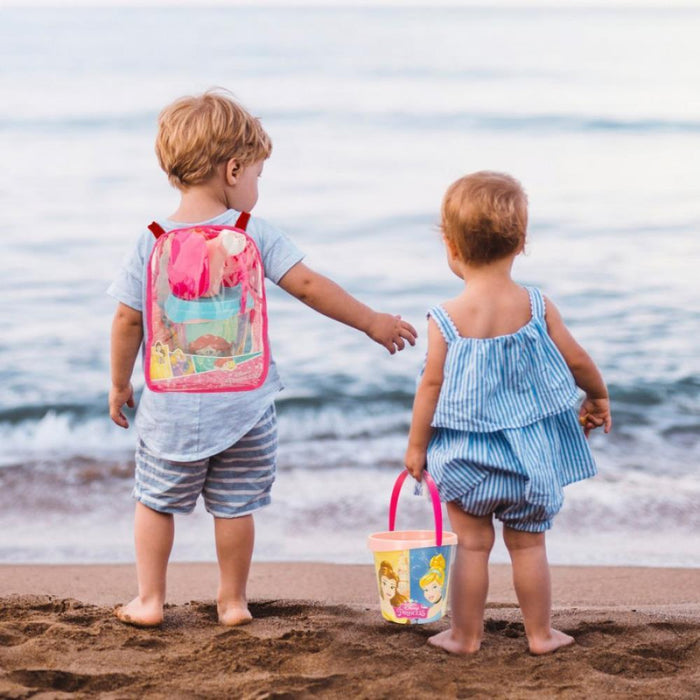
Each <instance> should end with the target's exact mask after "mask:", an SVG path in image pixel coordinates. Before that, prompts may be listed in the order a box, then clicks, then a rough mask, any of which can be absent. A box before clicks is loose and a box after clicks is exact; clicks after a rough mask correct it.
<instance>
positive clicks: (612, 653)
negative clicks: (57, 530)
mask: <svg viewBox="0 0 700 700" xmlns="http://www.w3.org/2000/svg"><path fill="white" fill-rule="evenodd" d="M552 576H553V594H554V601H555V610H554V620H555V625H556V626H558V627H559V628H560V629H562V630H564V631H565V632H568V633H570V634H573V635H574V636H575V637H576V642H577V643H576V644H575V645H574V646H572V647H569V648H566V649H562V650H560V651H559V652H557V653H556V654H553V655H550V656H547V657H535V656H531V655H530V654H528V652H527V644H526V640H525V636H524V631H523V627H522V621H521V617H520V613H519V610H518V609H517V605H516V603H515V597H514V595H513V591H512V587H511V585H510V569H509V567H507V566H494V567H492V580H491V592H490V596H489V604H488V610H487V620H486V634H485V638H484V644H483V647H482V650H481V651H480V652H479V653H478V654H476V655H474V656H472V657H468V658H463V657H452V656H450V655H448V654H446V653H444V652H442V651H441V650H438V649H435V648H433V647H431V646H429V645H428V644H427V643H426V640H427V637H428V636H430V635H431V634H434V633H435V632H437V631H440V630H442V629H445V628H446V627H447V626H448V624H449V620H448V618H445V619H444V620H442V621H440V622H437V623H434V624H430V625H425V626H420V625H415V626H410V627H409V626H403V625H394V624H391V623H388V622H384V621H383V620H382V618H381V616H380V614H379V610H378V604H377V601H376V600H375V599H376V597H377V593H376V588H375V582H374V575H373V570H372V568H371V567H369V566H344V565H330V564H310V563H291V564H285V563H275V564H265V563H260V564H255V565H254V566H253V571H252V574H251V578H250V585H249V597H250V600H251V606H250V607H251V611H252V613H253V615H254V616H255V620H254V622H253V623H252V624H251V625H248V626H245V627H240V628H234V629H226V628H223V627H221V626H219V625H218V624H217V622H216V606H215V604H214V594H215V590H216V578H217V574H216V566H215V565H213V564H173V565H171V569H170V575H169V595H168V598H169V603H168V607H167V609H166V617H165V622H164V624H163V625H162V626H161V627H160V628H158V629H154V630H140V629H135V628H132V627H127V626H125V625H123V624H121V623H119V622H118V621H117V620H116V619H115V618H114V617H113V616H112V609H113V607H114V606H115V605H116V604H118V603H120V602H126V601H127V600H129V599H130V598H131V597H132V595H133V591H134V585H135V581H134V569H133V566H130V565H113V566H112V565H87V566H50V565H38V566H33V565H31V566H30V565H28V566H24V565H17V566H12V565H3V566H0V697H2V698H29V697H41V698H68V697H76V698H77V697H105V698H132V697H133V698H138V697H149V698H151V697H152V698H166V697H167V698H192V697H198V698H229V697H235V698H296V697H302V698H303V697H312V696H313V697H328V698H412V697H416V698H417V697H430V696H439V697H441V698H453V697H454V698H458V697H483V698H486V697H489V698H493V697H497V698H535V697H538V698H542V697H555V696H556V697H565V698H599V697H605V696H613V697H615V698H618V697H621V698H624V697H630V698H635V697H639V698H642V697H644V698H650V697H653V698H671V697H673V698H697V697H700V569H661V568H648V569H647V568H624V567H621V568H616V567H554V568H553V571H552Z"/></svg>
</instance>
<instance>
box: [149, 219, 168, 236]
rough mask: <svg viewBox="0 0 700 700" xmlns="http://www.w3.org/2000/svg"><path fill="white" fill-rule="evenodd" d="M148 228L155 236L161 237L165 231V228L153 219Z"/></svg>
mask: <svg viewBox="0 0 700 700" xmlns="http://www.w3.org/2000/svg"><path fill="white" fill-rule="evenodd" d="M147 228H148V230H149V231H150V232H151V233H152V234H153V236H154V237H155V238H160V237H161V236H162V235H163V234H164V233H165V229H164V228H163V227H162V226H161V225H160V224H159V223H157V222H155V221H151V223H150V224H148V227H147Z"/></svg>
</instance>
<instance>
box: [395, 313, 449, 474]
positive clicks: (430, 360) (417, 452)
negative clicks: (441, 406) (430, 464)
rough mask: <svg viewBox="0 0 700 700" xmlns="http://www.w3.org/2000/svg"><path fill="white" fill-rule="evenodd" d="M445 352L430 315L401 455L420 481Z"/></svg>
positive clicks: (440, 385) (445, 344) (431, 431)
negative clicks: (425, 355) (403, 454)
mask: <svg viewBox="0 0 700 700" xmlns="http://www.w3.org/2000/svg"><path fill="white" fill-rule="evenodd" d="M445 355H447V343H446V342H445V339H444V338H443V337H442V334H441V333H440V329H439V328H438V327H437V324H436V323H435V321H433V319H432V318H431V319H430V320H429V321H428V355H427V357H426V360H425V368H424V370H423V376H422V377H421V379H420V382H419V384H418V389H417V390H416V397H415V399H414V400H413V417H412V419H411V429H410V430H409V433H408V448H407V449H406V456H405V457H404V463H405V465H406V469H408V471H409V472H410V474H411V476H412V477H413V478H414V479H416V480H418V481H420V479H421V474H422V473H423V470H424V469H425V460H426V453H427V451H428V443H429V442H430V437H431V435H432V433H433V429H432V427H431V425H430V424H431V423H432V421H433V415H434V414H435V407H436V406H437V402H438V398H439V396H440V388H441V387H442V379H443V367H444V365H445Z"/></svg>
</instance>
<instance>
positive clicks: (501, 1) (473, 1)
mask: <svg viewBox="0 0 700 700" xmlns="http://www.w3.org/2000/svg"><path fill="white" fill-rule="evenodd" d="M243 5H248V6H254V7H295V6H315V7H333V6H375V7H377V6H394V7H431V6H432V7H445V6H451V7H493V6H499V7H504V6H508V7H518V8H527V7H630V8H632V7H642V8H643V7H658V8H664V9H668V8H671V7H680V8H697V9H700V0H436V1H434V2H430V0H0V8H3V7H30V6H31V7H77V6H80V7H108V6H137V7H147V6H150V7H154V6H161V7H166V6H171V7H173V6H193V7H194V6H199V7H203V6H221V7H225V6H243Z"/></svg>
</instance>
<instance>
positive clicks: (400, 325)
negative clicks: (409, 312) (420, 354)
mask: <svg viewBox="0 0 700 700" xmlns="http://www.w3.org/2000/svg"><path fill="white" fill-rule="evenodd" d="M367 335H368V336H369V337H370V338H372V340H374V341H375V342H377V343H379V344H380V345H383V346H384V347H385V348H386V349H387V350H388V351H389V352H390V353H391V354H392V355H393V354H394V353H395V352H396V351H397V350H403V349H404V347H405V346H406V344H405V343H404V340H407V341H408V342H409V343H410V344H411V345H415V344H416V336H417V335H418V333H416V329H415V328H414V327H413V326H412V325H411V324H410V323H407V322H406V321H403V320H402V319H401V316H392V315H391V314H381V313H375V314H374V316H373V317H372V320H371V321H370V323H369V327H368V328H367Z"/></svg>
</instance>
